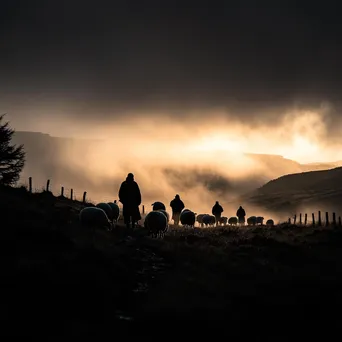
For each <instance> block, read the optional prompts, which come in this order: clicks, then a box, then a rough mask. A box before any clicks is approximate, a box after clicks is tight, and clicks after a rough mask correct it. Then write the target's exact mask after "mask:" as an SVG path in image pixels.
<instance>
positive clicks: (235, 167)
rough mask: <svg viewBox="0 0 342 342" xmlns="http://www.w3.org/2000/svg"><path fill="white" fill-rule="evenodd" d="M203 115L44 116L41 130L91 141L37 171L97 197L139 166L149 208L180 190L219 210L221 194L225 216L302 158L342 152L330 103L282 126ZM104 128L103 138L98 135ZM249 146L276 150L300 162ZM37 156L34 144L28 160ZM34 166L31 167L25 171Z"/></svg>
mask: <svg viewBox="0 0 342 342" xmlns="http://www.w3.org/2000/svg"><path fill="white" fill-rule="evenodd" d="M202 114H203V113H202ZM202 114H201V117H200V119H198V120H197V119H196V113H191V114H190V115H187V116H186V117H184V120H180V119H177V120H173V119H172V118H171V117H170V116H169V117H168V116H164V115H160V116H157V115H153V116H152V115H151V116H148V115H146V117H144V118H141V117H140V118H137V117H136V118H135V119H134V120H132V119H131V120H129V119H127V120H125V119H124V118H121V119H120V120H119V119H117V120H113V121H112V122H106V123H105V124H103V123H96V121H95V119H94V121H93V122H92V123H88V122H86V121H85V122H82V123H80V122H77V121H75V120H74V121H73V120H71V119H67V118H63V121H62V120H60V121H59V122H58V123H56V121H55V122H54V125H53V127H52V126H49V124H48V123H44V124H42V123H40V125H39V130H41V131H42V132H44V133H45V132H46V133H50V134H51V135H54V136H61V135H63V133H65V132H63V127H67V129H68V131H69V132H72V127H75V131H76V128H77V132H78V133H77V135H75V136H76V137H82V138H86V139H87V140H84V141H83V142H82V140H80V141H72V140H70V141H68V142H65V143H63V144H59V145H58V146H59V147H58V148H55V149H54V150H53V152H51V151H50V154H49V156H48V157H46V159H45V160H44V162H43V163H41V165H40V169H39V170H38V169H37V170H36V171H32V170H33V169H32V168H33V166H32V165H31V169H30V172H35V173H36V174H34V175H32V176H33V177H34V178H35V179H36V180H37V182H38V183H41V184H42V185H43V184H44V182H45V181H46V178H50V177H51V178H52V185H53V186H54V187H56V191H57V188H58V187H59V186H60V184H61V183H62V184H63V185H65V186H66V187H73V188H74V189H77V191H78V193H81V192H83V191H84V190H86V191H87V192H88V196H89V198H90V199H92V200H94V201H103V200H113V199H116V198H117V194H118V189H119V186H120V183H121V182H122V181H123V180H125V178H126V176H127V174H128V173H129V172H132V173H133V174H134V175H135V180H136V181H137V182H138V184H139V186H140V189H141V192H142V199H143V204H145V207H146V208H147V210H149V209H150V208H151V204H152V203H153V202H154V201H157V200H158V201H162V202H164V203H165V204H166V205H167V206H168V205H169V203H170V201H171V200H172V199H173V198H174V196H175V194H179V195H180V196H181V198H182V199H183V201H184V203H185V206H186V207H187V208H189V209H192V210H194V211H195V212H197V213H208V212H211V207H212V206H213V205H214V203H215V201H217V200H218V201H220V203H221V204H222V205H223V207H224V209H225V211H224V215H225V216H232V215H235V213H236V210H237V208H238V206H239V205H244V203H239V202H238V200H236V198H237V197H238V196H240V195H241V194H243V193H247V192H250V191H252V190H254V189H255V188H257V187H259V186H261V185H263V184H264V183H266V182H267V181H269V180H271V179H273V178H276V177H279V176H281V175H284V174H288V173H294V172H301V171H302V169H301V167H300V164H299V163H309V162H317V161H320V162H321V161H322V162H323V161H336V160H338V159H342V152H340V151H338V150H337V149H336V145H334V144H335V142H334V143H333V142H329V143H328V140H327V139H326V138H327V136H328V132H327V128H326V126H325V111H324V109H321V110H317V111H291V112H288V113H286V115H284V117H283V120H282V121H281V122H280V124H278V125H272V124H265V123H262V122H261V123H258V124H256V123H254V124H253V125H249V124H248V123H241V122H239V121H237V120H232V119H229V118H227V117H224V116H223V115H222V113H220V112H216V113H211V115H210V116H209V114H208V116H203V115H202ZM58 131H59V132H60V133H58ZM100 135H101V136H102V137H101V140H100V141H91V140H90V139H94V138H99V136H100ZM70 137H71V138H72V137H73V136H70ZM63 139H64V138H63ZM88 139H89V141H88ZM337 151H338V152H337ZM248 153H260V154H276V155H281V156H283V157H285V158H289V159H292V161H291V160H284V159H283V158H280V157H278V158H276V157H275V158H274V159H270V160H269V159H267V158H266V157H265V158H264V159H263V158H261V157H260V158H255V156H253V155H249V154H248ZM34 157H35V158H36V157H37V156H35V152H34V150H33V149H32V148H31V150H30V151H28V158H27V159H28V163H29V162H30V159H33V158H34ZM42 165H43V166H42ZM27 172H28V171H27V168H26V171H25V172H24V174H25V177H27ZM62 178H63V179H62ZM54 180H55V181H54ZM57 183H58V184H57ZM246 211H247V215H248V216H249V215H263V216H264V217H268V216H270V215H272V214H273V215H274V213H268V212H265V209H262V208H250V207H247V208H246Z"/></svg>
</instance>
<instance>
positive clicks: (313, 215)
mask: <svg viewBox="0 0 342 342" xmlns="http://www.w3.org/2000/svg"><path fill="white" fill-rule="evenodd" d="M312 225H313V227H315V213H312Z"/></svg>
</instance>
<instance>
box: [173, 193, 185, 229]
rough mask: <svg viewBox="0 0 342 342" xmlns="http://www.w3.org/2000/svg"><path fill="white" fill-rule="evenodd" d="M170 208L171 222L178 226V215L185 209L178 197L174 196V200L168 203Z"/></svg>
mask: <svg viewBox="0 0 342 342" xmlns="http://www.w3.org/2000/svg"><path fill="white" fill-rule="evenodd" d="M170 207H171V208H172V220H173V221H174V224H175V225H176V226H178V224H179V218H180V214H181V212H182V210H183V209H184V207H185V206H184V203H183V201H182V200H181V199H180V197H179V195H176V196H175V198H174V199H173V200H172V201H171V202H170Z"/></svg>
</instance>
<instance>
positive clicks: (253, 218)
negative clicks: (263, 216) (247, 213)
mask: <svg viewBox="0 0 342 342" xmlns="http://www.w3.org/2000/svg"><path fill="white" fill-rule="evenodd" d="M256 223H257V218H256V216H251V217H248V219H247V224H248V225H250V226H255V225H256Z"/></svg>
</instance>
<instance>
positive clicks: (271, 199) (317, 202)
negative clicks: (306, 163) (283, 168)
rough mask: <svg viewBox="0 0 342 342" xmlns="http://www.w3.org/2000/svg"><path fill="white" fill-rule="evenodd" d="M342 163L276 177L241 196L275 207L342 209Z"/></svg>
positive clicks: (259, 203)
mask: <svg viewBox="0 0 342 342" xmlns="http://www.w3.org/2000/svg"><path fill="white" fill-rule="evenodd" d="M341 180H342V167H337V168H334V169H331V170H322V171H310V172H302V173H296V174H290V175H286V176H282V177H279V178H277V179H274V180H272V181H270V182H268V183H267V184H265V185H264V186H262V187H260V188H258V189H257V190H255V191H253V192H251V193H248V194H246V195H244V196H242V197H241V199H242V200H243V201H244V202H247V203H249V204H254V205H258V206H261V207H264V208H267V209H269V210H275V211H294V210H300V209H305V208H308V209H309V208H310V209H312V210H334V211H337V212H342V182H341Z"/></svg>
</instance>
